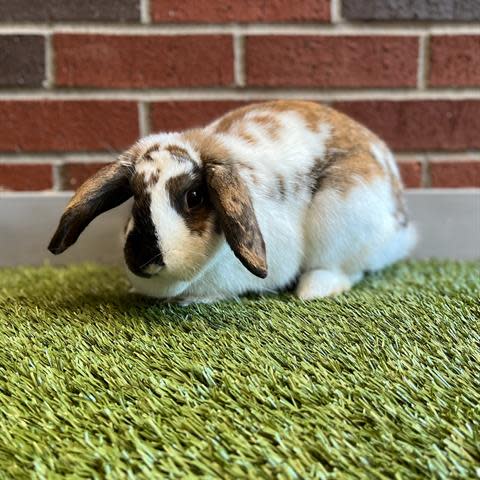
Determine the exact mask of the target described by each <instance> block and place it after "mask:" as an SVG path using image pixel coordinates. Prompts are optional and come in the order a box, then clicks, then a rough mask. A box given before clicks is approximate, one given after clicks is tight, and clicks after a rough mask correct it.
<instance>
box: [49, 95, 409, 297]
mask: <svg viewBox="0 0 480 480" xmlns="http://www.w3.org/2000/svg"><path fill="white" fill-rule="evenodd" d="M132 196H133V207H132V211H131V216H130V218H129V219H128V222H127V225H126V228H125V237H124V257H125V262H126V266H127V267H128V268H127V272H128V276H129V279H130V281H131V284H132V285H133V287H134V289H135V290H136V291H137V292H139V293H141V294H144V295H148V296H152V297H156V298H160V299H163V300H165V301H173V302H180V303H182V304H189V303H194V302H205V303H209V302H216V301H221V300H225V299H231V298H234V299H235V298H237V299H238V297H239V296H241V295H242V294H245V293H247V292H249V293H258V294H262V293H267V292H277V291H281V290H283V289H285V288H287V287H289V288H290V287H294V291H295V293H296V295H297V296H298V297H299V298H301V299H304V300H312V299H317V298H322V297H327V296H331V295H336V294H340V293H341V292H346V291H348V290H349V289H350V288H351V287H352V286H353V285H354V284H356V283H357V282H358V281H359V280H360V279H361V278H362V277H363V275H364V274H365V273H366V272H369V271H377V270H380V269H382V268H384V267H386V266H387V265H390V264H392V263H393V262H396V261H397V260H399V259H402V258H404V257H405V256H407V255H408V253H409V252H410V250H411V249H412V247H413V246H414V244H415V240H416V233H415V228H414V226H413V225H412V223H410V222H409V219H408V216H407V211H406V207H405V202H404V198H403V189H402V184H401V180H400V176H399V171H398V168H397V165H396V163H395V160H394V157H393V155H392V153H391V151H390V150H389V149H388V148H387V146H386V145H385V143H383V141H381V140H380V139H379V138H378V137H376V136H375V135H374V134H373V133H372V132H371V131H369V130H368V129H367V128H365V127H363V126H362V125H360V124H358V123H357V122H355V121H354V120H352V119H350V118H349V117H347V116H346V115H344V114H342V113H340V112H337V111H335V110H334V109H332V108H329V107H327V106H323V105H320V104H317V103H313V102H306V101H293V100H284V101H280V100H278V101H272V102H266V103H254V104H251V105H247V106H245V107H242V108H239V109H236V110H233V111H231V112H229V113H227V114H225V115H224V116H222V117H220V118H219V119H217V120H215V121H213V122H212V123H210V124H209V125H207V126H206V127H204V128H196V129H192V130H186V131H184V132H174V133H159V134H153V135H149V136H147V137H145V138H142V139H140V140H139V141H138V142H137V143H136V144H134V145H133V146H132V147H131V148H130V149H128V150H127V151H126V152H125V153H123V154H121V155H120V157H119V159H118V161H117V162H115V163H112V164H110V165H107V166H105V167H104V168H102V169H101V170H99V171H98V173H96V174H95V175H93V176H92V177H91V178H90V179H88V180H87V181H86V182H85V183H84V184H83V185H82V186H81V187H80V188H79V189H78V190H77V192H76V193H75V195H74V196H73V198H72V200H71V201H70V203H69V204H68V206H67V207H66V209H65V211H64V213H63V215H62V217H61V219H60V223H59V226H58V229H57V230H56V232H55V234H54V236H53V238H52V240H51V242H50V244H49V247H48V248H49V250H50V251H51V252H52V253H54V254H59V253H61V252H63V251H64V250H65V249H67V248H68V247H69V246H71V245H72V244H73V243H75V241H76V240H77V238H78V237H79V235H80V234H81V233H82V231H83V230H84V229H85V227H86V226H87V225H88V224H89V223H90V222H91V221H92V220H93V219H94V218H95V217H97V216H98V215H100V214H101V213H102V212H105V211H107V210H109V209H112V208H114V207H116V206H118V205H120V204H121V203H123V202H125V201H126V200H127V199H129V198H130V197H132Z"/></svg>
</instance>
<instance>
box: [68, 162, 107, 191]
mask: <svg viewBox="0 0 480 480" xmlns="http://www.w3.org/2000/svg"><path fill="white" fill-rule="evenodd" d="M105 165H106V164H105V163H90V162H88V163H80V162H70V163H66V164H65V165H62V168H61V173H60V175H61V182H62V185H61V188H62V190H76V189H77V188H78V187H79V186H80V185H81V184H82V183H83V182H84V181H85V180H87V178H89V177H91V176H92V175H93V174H94V173H96V172H97V171H98V170H100V169H101V168H102V167H104V166H105Z"/></svg>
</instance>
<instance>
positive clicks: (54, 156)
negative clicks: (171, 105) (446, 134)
mask: <svg viewBox="0 0 480 480" xmlns="http://www.w3.org/2000/svg"><path fill="white" fill-rule="evenodd" d="M395 157H396V158H397V160H399V161H405V160H409V159H413V160H418V161H422V160H424V161H425V160H426V159H427V157H429V158H430V159H435V160H437V159H438V160H452V159H453V160H454V161H455V160H458V161H464V160H472V161H479V160H480V150H471V151H468V152H445V151H437V150H433V149H432V150H430V151H428V152H421V151H411V152H405V151H402V152H395ZM115 158H116V153H105V152H83V153H72V152H66V153H65V152H51V153H44V152H41V153H24V152H19V153H13V152H12V153H0V164H27V163H49V164H52V165H63V164H65V163H85V164H88V163H110V162H113V161H114V160H115Z"/></svg>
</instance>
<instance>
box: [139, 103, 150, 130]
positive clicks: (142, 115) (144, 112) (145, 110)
mask: <svg viewBox="0 0 480 480" xmlns="http://www.w3.org/2000/svg"><path fill="white" fill-rule="evenodd" d="M138 127H139V128H138V129H139V132H140V135H141V136H142V137H146V136H147V135H149V134H150V132H151V126H150V104H149V103H148V102H139V103H138Z"/></svg>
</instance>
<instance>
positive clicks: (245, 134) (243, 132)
mask: <svg viewBox="0 0 480 480" xmlns="http://www.w3.org/2000/svg"><path fill="white" fill-rule="evenodd" d="M237 135H238V136H239V137H240V138H241V139H242V140H244V141H245V142H247V143H250V144H251V145H255V144H256V143H257V139H256V138H255V137H254V136H253V135H252V134H251V133H250V132H249V131H248V130H247V128H246V127H245V126H244V125H241V126H239V128H238V132H237Z"/></svg>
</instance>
